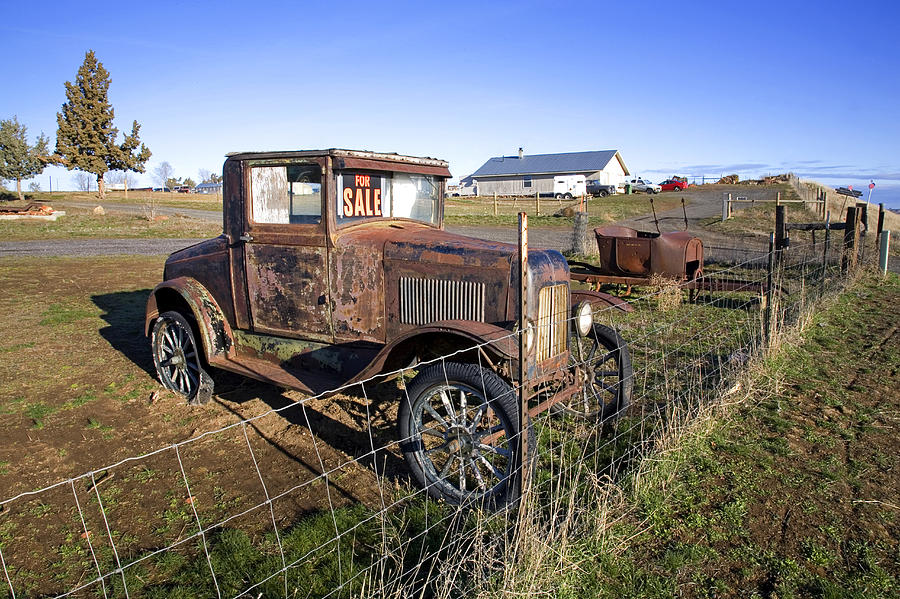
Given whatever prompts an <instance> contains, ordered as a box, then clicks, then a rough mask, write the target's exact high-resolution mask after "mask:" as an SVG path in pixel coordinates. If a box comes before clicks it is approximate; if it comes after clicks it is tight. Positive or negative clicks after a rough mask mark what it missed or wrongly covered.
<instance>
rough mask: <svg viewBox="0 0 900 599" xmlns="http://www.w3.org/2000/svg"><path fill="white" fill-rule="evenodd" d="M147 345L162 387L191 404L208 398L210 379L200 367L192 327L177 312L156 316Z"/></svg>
mask: <svg viewBox="0 0 900 599" xmlns="http://www.w3.org/2000/svg"><path fill="white" fill-rule="evenodd" d="M150 347H151V349H152V351H153V365H154V366H155V367H156V374H157V376H158V377H159V381H160V382H161V383H162V384H163V386H164V387H165V388H166V389H171V390H172V391H175V392H176V393H178V394H179V395H182V396H183V397H184V398H185V399H187V401H188V403H189V404H191V405H200V404H204V403H206V402H208V401H209V400H210V399H211V398H212V389H213V381H212V378H211V377H210V376H209V374H207V372H206V371H205V370H204V369H203V362H202V361H201V358H200V351H199V346H198V344H197V341H196V338H195V337H194V331H193V328H192V327H191V325H190V323H189V322H188V320H187V319H186V318H185V317H184V316H183V315H182V314H181V313H179V312H163V313H162V314H161V315H160V316H159V318H157V319H156V322H155V323H154V325H153V334H152V336H151V337H150Z"/></svg>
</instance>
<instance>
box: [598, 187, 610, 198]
mask: <svg viewBox="0 0 900 599" xmlns="http://www.w3.org/2000/svg"><path fill="white" fill-rule="evenodd" d="M599 195H600V197H601V198H605V197H606V196H608V195H609V192H608V191H606V190H605V189H604V190H602V191H601V192H600V194H599Z"/></svg>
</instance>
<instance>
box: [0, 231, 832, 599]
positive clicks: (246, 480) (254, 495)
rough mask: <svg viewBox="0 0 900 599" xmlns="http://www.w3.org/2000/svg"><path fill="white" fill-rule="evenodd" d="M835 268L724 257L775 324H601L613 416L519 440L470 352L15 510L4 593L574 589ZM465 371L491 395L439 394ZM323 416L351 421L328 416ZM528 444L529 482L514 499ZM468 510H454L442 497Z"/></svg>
mask: <svg viewBox="0 0 900 599" xmlns="http://www.w3.org/2000/svg"><path fill="white" fill-rule="evenodd" d="M839 252H840V247H839V244H837V243H834V244H832V247H831V248H830V250H829V252H828V253H826V252H825V247H824V246H823V244H822V240H821V238H820V239H819V240H818V241H817V242H816V243H813V242H812V241H804V240H798V241H797V242H796V243H792V246H791V248H790V249H789V250H785V251H784V254H783V259H782V260H779V261H778V264H779V266H778V268H777V271H775V272H774V273H769V272H767V266H768V264H770V263H771V262H772V261H770V260H769V255H768V251H766V250H759V249H750V250H748V249H747V248H743V249H742V248H727V251H722V252H720V253H719V254H718V255H717V258H716V260H715V264H714V265H711V266H710V267H709V268H708V269H707V272H706V275H707V276H723V277H731V278H735V277H739V278H741V279H745V280H749V281H753V282H756V283H759V284H763V283H765V282H766V280H767V278H768V276H769V275H770V274H771V275H772V277H773V280H774V282H775V283H776V288H777V289H778V290H779V291H778V293H774V294H772V296H771V297H772V304H771V305H770V306H768V308H769V309H768V310H767V309H766V307H767V306H766V305H765V302H766V296H765V295H759V294H757V293H742V292H738V293H727V294H725V293H704V294H702V295H700V296H699V297H697V298H695V301H693V302H688V301H686V296H685V293H684V290H683V289H682V288H680V287H679V286H678V285H677V284H675V283H671V282H667V281H654V284H655V286H656V288H655V289H654V288H645V289H644V290H642V291H641V292H638V293H637V294H636V295H635V297H631V298H628V302H629V304H630V305H631V306H632V308H633V310H632V311H631V312H629V313H627V314H626V313H623V312H621V311H618V310H614V309H610V310H607V311H604V312H602V313H599V314H595V327H594V332H593V335H594V336H593V338H592V339H591V338H589V339H587V340H585V342H586V343H587V344H588V346H593V349H592V351H593V352H594V353H590V351H588V352H582V351H581V350H579V351H574V352H573V354H574V355H575V356H577V359H585V360H586V359H597V360H598V363H599V364H601V365H603V364H609V367H608V368H607V369H606V370H605V371H603V379H602V380H597V381H595V383H596V385H597V388H596V391H597V392H598V393H599V394H600V395H604V394H605V395H606V396H608V397H610V398H612V400H613V402H619V404H620V406H621V407H624V408H625V409H624V410H622V412H620V413H619V414H616V415H614V414H612V413H610V412H609V411H607V410H603V409H598V408H596V406H592V405H591V404H590V403H589V402H588V401H587V399H586V398H585V397H583V396H576V397H574V398H572V399H571V400H570V401H569V402H568V403H566V404H561V405H559V406H557V407H556V408H555V409H552V410H549V411H546V412H543V413H541V414H538V415H536V416H535V417H534V418H531V419H529V421H530V428H529V427H527V426H524V427H523V426H519V422H518V420H517V417H516V416H515V413H514V410H513V409H512V408H511V407H510V406H514V405H515V394H516V392H517V389H515V388H511V387H504V386H500V385H498V383H497V380H499V379H498V377H496V375H494V374H493V373H492V371H491V370H490V369H489V368H488V365H487V364H483V363H481V362H480V359H479V360H478V361H476V363H474V364H468V365H465V366H460V364H459V363H458V361H459V360H461V359H463V354H460V353H457V354H453V355H447V356H442V357H441V358H439V359H436V360H433V361H431V362H429V363H424V364H418V365H416V367H415V369H404V370H401V371H397V372H394V373H391V375H390V376H379V377H377V378H375V379H371V380H368V381H365V382H363V383H357V384H354V385H352V386H349V387H347V388H344V389H339V390H337V394H336V395H329V396H325V395H322V396H316V397H310V398H308V399H306V400H304V401H302V402H299V403H297V404H291V405H285V406H284V407H280V408H277V409H272V410H270V411H268V412H266V413H263V414H260V415H258V416H255V417H253V418H249V419H244V420H240V421H238V422H235V423H233V424H230V425H228V426H224V427H222V428H220V429H217V430H212V431H207V432H203V433H202V434H199V435H197V436H195V437H193V438H191V439H189V440H187V441H184V442H182V443H177V444H174V445H171V446H167V447H163V448H160V449H158V450H157V451H154V452H151V453H148V454H144V455H140V456H134V457H132V458H129V459H125V460H122V461H120V462H117V463H115V464H111V465H108V466H105V467H102V468H98V469H96V470H94V471H91V472H88V473H85V474H84V475H82V476H79V477H75V478H72V479H68V480H63V481H59V482H58V483H56V484H54V485H51V486H48V487H46V488H43V489H38V490H35V491H32V492H28V493H22V494H19V495H16V496H14V497H9V498H6V499H4V500H3V501H0V508H2V512H0V567H2V582H3V583H4V584H5V587H6V588H5V590H4V593H5V596H7V597H16V598H18V597H31V596H57V597H86V596H91V597H97V596H102V597H107V598H108V597H127V598H132V597H159V596H176V597H177V596H184V597H193V596H215V597H260V596H265V597H269V596H272V597H275V596H284V597H295V596H296V597H350V596H367V597H368V596H382V597H411V596H433V597H447V596H456V595H466V596H469V595H477V594H478V593H485V594H492V595H494V594H499V593H500V592H501V591H503V590H511V589H515V591H516V593H515V594H517V595H520V594H521V595H527V594H529V593H530V592H538V591H546V590H548V589H547V586H548V585H551V584H552V585H554V586H556V585H558V584H561V583H562V584H565V583H566V581H572V580H576V579H577V578H578V576H579V566H578V562H579V559H581V558H580V557H579V556H584V555H590V554H592V553H595V552H597V551H601V550H607V549H609V548H608V547H606V545H605V543H606V537H605V531H607V530H608V527H609V526H610V525H611V523H612V522H613V521H614V520H615V518H616V513H617V510H618V509H620V508H621V505H622V502H623V498H624V497H627V496H629V495H632V496H633V495H634V494H635V493H640V492H641V489H642V488H643V487H642V485H645V482H646V481H645V480H644V478H643V477H644V476H645V475H646V473H647V471H648V466H649V465H650V464H651V463H652V460H653V459H654V456H658V455H660V452H664V451H665V450H666V448H667V447H668V446H669V444H670V443H671V442H672V440H673V439H674V438H677V436H678V434H679V432H680V431H681V430H683V429H684V428H685V427H689V426H690V424H691V422H693V421H694V420H695V419H696V418H697V417H698V416H699V415H702V414H704V413H706V412H707V411H708V410H709V409H710V407H711V406H716V405H719V404H720V403H721V402H722V401H723V400H727V398H729V397H730V396H731V395H732V394H733V393H734V391H735V389H737V388H738V386H739V384H740V380H741V376H742V373H744V372H745V371H746V369H747V368H748V366H749V365H750V364H752V363H754V361H756V360H758V359H759V358H760V356H761V355H763V354H764V353H765V352H766V351H767V350H768V349H769V348H770V347H772V346H773V345H776V344H777V342H778V337H779V334H780V332H781V331H782V330H784V329H785V328H788V327H791V326H793V325H795V324H796V323H798V322H800V321H802V319H803V317H804V315H805V314H807V313H808V311H809V310H811V309H812V308H813V307H814V306H815V304H816V302H817V301H818V299H819V298H820V297H821V296H822V295H824V294H827V293H830V292H833V291H834V290H836V289H837V288H839V287H841V286H842V285H843V282H844V280H845V279H844V277H843V276H842V275H840V273H839V268H838V265H839V264H840V255H839ZM767 317H769V318H771V322H770V323H769V327H768V330H769V331H771V334H770V336H769V338H768V339H767V338H766V337H765V336H764V331H766V330H767V327H766V323H765V322H764V321H765V319H766V318H767ZM558 324H559V323H552V324H550V325H548V326H556V325H558ZM610 340H612V343H611V342H610ZM623 340H624V341H623ZM475 355H478V354H475ZM459 368H466V369H468V371H469V372H470V373H474V374H475V375H476V379H475V380H476V381H477V382H478V384H473V385H471V386H470V387H467V388H464V389H460V388H459V387H456V388H452V389H451V388H446V387H444V386H442V383H441V381H442V379H443V380H450V379H453V378H454V375H455V370H457V369H459ZM567 368H568V366H567ZM416 373H418V374H419V375H422V374H423V373H425V374H427V375H428V376H426V377H425V379H422V378H420V379H416V378H414V376H415V374H416ZM428 377H430V378H428ZM423 389H424V391H423ZM422 397H424V398H426V400H427V401H426V400H422V399H420V398H422ZM489 397H490V398H492V399H491V401H489V402H488V401H487V398H489ZM539 400H540V397H538V398H536V399H535V400H534V403H537V402H538V401H539ZM328 402H340V403H341V405H343V406H345V407H346V413H347V414H349V415H350V418H349V419H347V420H335V419H333V418H329V417H327V416H326V414H325V408H326V406H327V405H328ZM404 402H405V403H406V405H405V406H403V404H404ZM626 404H627V405H626ZM592 412H598V413H592ZM398 418H399V419H400V421H401V423H403V422H405V423H406V424H405V427H401V431H402V432H401V433H400V434H397V432H396V430H395V421H396V420H397V419H398ZM265 419H280V420H284V421H286V422H287V423H289V427H288V428H287V431H288V432H287V433H286V434H292V435H299V436H301V437H302V438H303V439H304V443H303V447H304V451H303V452H302V453H301V454H298V453H296V452H286V451H283V450H281V448H280V446H279V443H278V439H272V438H268V437H266V436H265V435H264V434H263V433H262V428H263V427H261V426H260V425H261V423H262V422H263V421H264V420H265ZM522 432H527V434H528V435H529V443H528V444H529V446H530V448H531V449H532V452H531V455H530V456H529V458H528V459H529V462H528V463H529V465H530V468H531V470H532V472H533V476H532V477H531V479H530V481H528V482H527V484H526V486H525V489H523V491H524V493H523V496H522V498H521V500H516V499H515V497H516V495H517V489H515V488H514V487H515V486H516V483H514V482H510V480H513V481H514V480H517V477H518V475H519V474H518V472H519V468H520V467H521V461H520V460H519V459H517V453H516V448H517V446H518V442H519V435H520V434H521V433H522ZM419 439H421V441H419ZM411 446H412V447H411ZM404 453H407V454H412V455H414V457H415V459H417V460H419V464H420V470H419V474H418V476H419V478H420V479H421V480H420V481H419V482H420V483H422V484H419V485H417V484H415V483H414V482H413V479H412V478H413V477H411V476H410V472H409V469H408V467H407V466H406V465H405V463H404ZM448 479H449V480H452V481H453V484H452V485H448V484H447V482H446V481H447V480H448ZM454 493H456V499H458V500H459V503H461V504H462V505H461V506H460V505H454V504H453V503H450V502H447V501H441V500H436V499H434V497H436V496H444V497H450V498H453V497H454ZM473 498H477V499H474V500H473ZM508 498H511V500H510V501H509V503H508V504H507V499H508ZM0 596H3V593H0Z"/></svg>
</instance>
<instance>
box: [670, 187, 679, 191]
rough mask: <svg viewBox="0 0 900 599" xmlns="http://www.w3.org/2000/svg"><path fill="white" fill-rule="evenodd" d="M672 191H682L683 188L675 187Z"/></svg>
mask: <svg viewBox="0 0 900 599" xmlns="http://www.w3.org/2000/svg"><path fill="white" fill-rule="evenodd" d="M672 191H681V188H680V187H673V188H672Z"/></svg>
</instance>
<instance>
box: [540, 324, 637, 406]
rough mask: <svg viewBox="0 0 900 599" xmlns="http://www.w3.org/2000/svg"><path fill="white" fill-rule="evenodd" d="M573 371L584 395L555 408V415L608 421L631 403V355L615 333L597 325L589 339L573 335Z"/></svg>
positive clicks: (570, 357)
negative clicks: (557, 413) (561, 413)
mask: <svg viewBox="0 0 900 599" xmlns="http://www.w3.org/2000/svg"><path fill="white" fill-rule="evenodd" d="M569 367H570V368H572V370H573V371H574V374H575V379H576V381H577V384H578V385H580V387H581V389H580V391H579V392H578V393H577V394H575V395H573V396H572V398H571V399H569V400H567V401H564V402H562V403H560V404H557V405H556V406H554V411H556V412H565V413H567V414H571V415H573V416H576V417H579V418H600V419H605V418H609V417H611V416H614V415H620V414H621V413H622V412H623V411H624V409H625V408H626V407H628V404H629V403H630V401H631V392H632V387H633V383H634V381H633V371H632V366H631V354H630V353H629V351H628V347H627V345H626V344H625V342H624V341H623V340H622V338H621V337H620V336H619V334H618V333H616V332H615V331H614V330H613V329H611V328H609V327H607V326H604V325H600V324H595V325H594V326H593V328H592V330H591V332H590V333H589V334H588V336H586V337H579V336H576V335H573V336H572V337H571V338H570V346H569Z"/></svg>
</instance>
